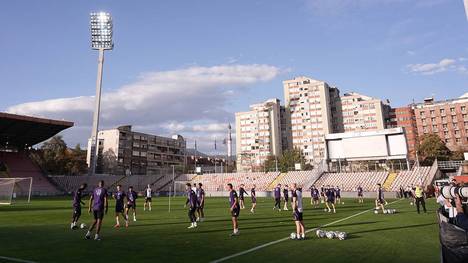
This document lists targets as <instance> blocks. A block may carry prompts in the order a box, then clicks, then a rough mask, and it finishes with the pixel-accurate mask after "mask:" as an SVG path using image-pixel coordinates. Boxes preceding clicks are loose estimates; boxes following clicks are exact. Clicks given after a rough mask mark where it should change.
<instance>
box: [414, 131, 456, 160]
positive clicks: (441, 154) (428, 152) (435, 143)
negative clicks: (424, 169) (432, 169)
mask: <svg viewBox="0 0 468 263" xmlns="http://www.w3.org/2000/svg"><path fill="white" fill-rule="evenodd" d="M418 153H419V157H420V159H421V160H422V162H423V163H424V164H427V165H429V164H432V162H434V160H435V159H437V160H441V161H445V160H448V159H449V158H450V155H451V153H450V150H449V149H448V148H447V146H445V143H444V142H443V141H442V139H440V137H439V136H438V135H436V134H426V135H423V136H422V137H421V143H420V144H419V146H418Z"/></svg>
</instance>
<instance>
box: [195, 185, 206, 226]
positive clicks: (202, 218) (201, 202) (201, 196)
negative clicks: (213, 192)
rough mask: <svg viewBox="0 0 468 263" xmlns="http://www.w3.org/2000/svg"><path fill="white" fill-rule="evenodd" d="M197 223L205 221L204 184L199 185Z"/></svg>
mask: <svg viewBox="0 0 468 263" xmlns="http://www.w3.org/2000/svg"><path fill="white" fill-rule="evenodd" d="M196 194H197V214H198V217H197V221H200V222H203V221H205V190H204V189H203V184H202V183H198V188H197V192H196Z"/></svg>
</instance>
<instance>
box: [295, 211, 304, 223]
mask: <svg viewBox="0 0 468 263" xmlns="http://www.w3.org/2000/svg"><path fill="white" fill-rule="evenodd" d="M293 218H294V221H302V220H303V216H302V212H299V211H297V210H296V211H294V213H293Z"/></svg>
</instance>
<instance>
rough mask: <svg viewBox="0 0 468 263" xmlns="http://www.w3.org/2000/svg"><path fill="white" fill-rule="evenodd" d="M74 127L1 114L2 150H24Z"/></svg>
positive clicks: (0, 141) (70, 124)
mask: <svg viewBox="0 0 468 263" xmlns="http://www.w3.org/2000/svg"><path fill="white" fill-rule="evenodd" d="M72 126H73V122H69V121H58V120H51V119H44V118H37V117H30V116H24V115H16V114H10V113H4V112H0V148H7V149H8V148H16V149H24V148H25V147H29V146H33V145H35V144H38V143H40V142H43V141H45V140H47V139H49V138H50V137H52V136H54V135H55V134H57V133H59V132H61V131H63V130H65V129H68V128H70V127H72Z"/></svg>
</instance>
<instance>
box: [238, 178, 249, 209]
mask: <svg viewBox="0 0 468 263" xmlns="http://www.w3.org/2000/svg"><path fill="white" fill-rule="evenodd" d="M244 195H248V194H247V191H245V188H244V185H243V184H241V185H240V187H239V205H240V209H245V206H244Z"/></svg>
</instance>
